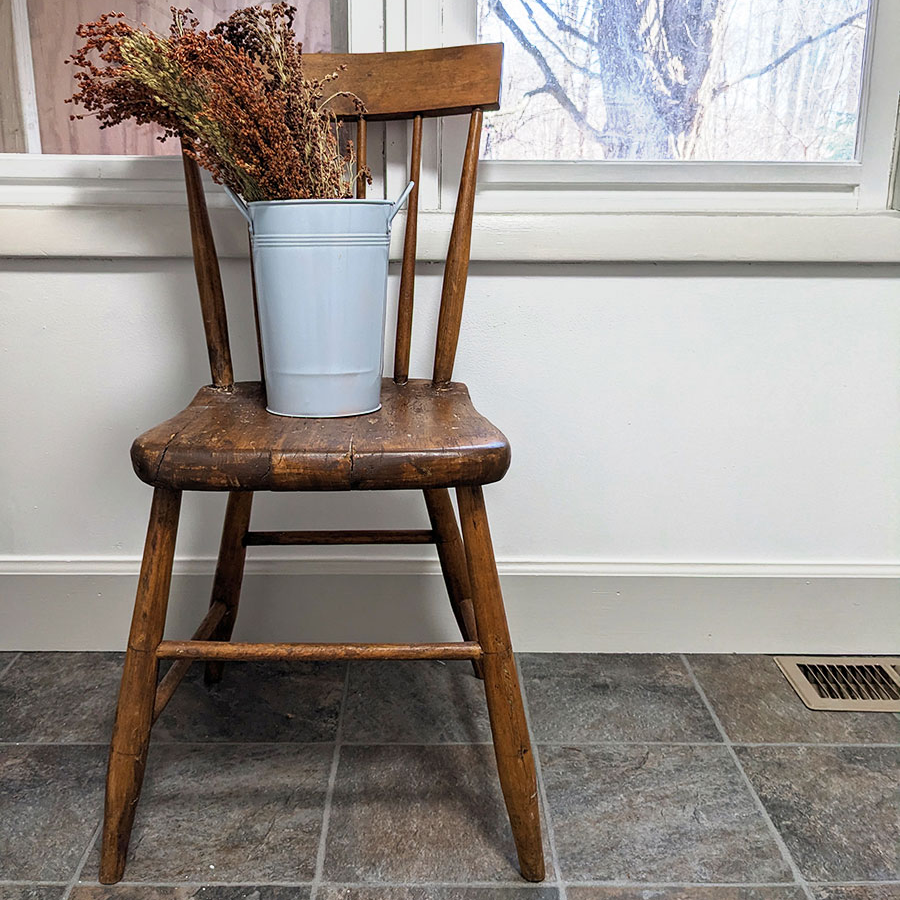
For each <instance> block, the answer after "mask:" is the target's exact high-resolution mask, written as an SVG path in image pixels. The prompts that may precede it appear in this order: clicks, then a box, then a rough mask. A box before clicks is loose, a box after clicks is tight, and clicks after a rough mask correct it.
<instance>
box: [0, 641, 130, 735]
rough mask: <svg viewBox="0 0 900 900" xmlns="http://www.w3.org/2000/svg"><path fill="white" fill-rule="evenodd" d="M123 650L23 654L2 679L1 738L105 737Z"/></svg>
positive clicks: (0, 700) (111, 717)
mask: <svg viewBox="0 0 900 900" xmlns="http://www.w3.org/2000/svg"><path fill="white" fill-rule="evenodd" d="M122 658H123V657H122V654H121V653H23V654H22V655H21V656H20V657H19V659H18V660H17V661H16V663H15V664H14V665H13V667H12V668H11V669H10V671H9V672H8V673H7V675H6V676H5V677H4V678H3V679H2V680H0V709H2V710H3V715H2V716H0V741H41V742H62V743H78V742H82V741H83V742H101V743H102V742H105V741H108V740H109V735H110V733H111V731H112V723H113V718H114V717H115V711H116V696H117V695H118V691H119V680H120V679H121V677H122Z"/></svg>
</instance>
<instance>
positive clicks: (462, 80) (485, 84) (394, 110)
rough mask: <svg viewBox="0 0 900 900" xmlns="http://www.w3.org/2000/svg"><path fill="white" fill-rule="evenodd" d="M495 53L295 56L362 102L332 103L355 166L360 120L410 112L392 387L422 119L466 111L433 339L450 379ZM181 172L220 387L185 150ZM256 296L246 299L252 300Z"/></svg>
mask: <svg viewBox="0 0 900 900" xmlns="http://www.w3.org/2000/svg"><path fill="white" fill-rule="evenodd" d="M502 59H503V45H502V44H476V45H471V46H465V47H444V48H441V49H437V50H408V51H403V52H399V53H312V54H306V55H304V57H303V67H304V75H305V76H306V77H307V78H322V77H323V76H325V75H327V74H330V73H332V72H335V71H337V70H338V68H339V67H340V66H344V67H345V68H344V69H343V70H342V71H341V72H340V78H339V81H338V82H336V87H337V88H338V89H339V90H342V91H349V92H351V93H353V94H355V95H356V96H358V97H359V98H360V99H361V100H362V102H363V104H364V105H365V110H366V111H365V113H364V115H360V114H359V113H358V112H357V111H356V109H355V108H354V107H353V104H352V102H351V101H350V100H349V99H348V98H341V97H339V98H336V99H335V101H334V103H333V108H334V109H335V112H336V113H337V115H338V117H339V118H340V119H342V120H344V121H351V120H355V122H356V149H357V156H358V159H359V163H360V167H362V166H365V164H366V150H367V147H366V122H367V121H399V120H405V119H412V143H411V147H410V163H409V177H410V180H411V181H414V182H415V187H414V188H413V191H412V193H411V194H410V196H409V201H408V207H407V215H406V232H405V235H404V242H403V259H402V264H401V269H400V297H399V301H398V308H397V334H396V338H395V345H394V381H396V382H397V383H398V384H403V383H405V382H406V381H407V379H408V377H409V354H410V342H411V337H412V315H413V296H414V292H415V265H416V236H417V225H418V213H419V180H420V176H421V165H422V121H423V119H425V118H428V117H434V116H451V115H465V114H468V115H469V133H468V139H467V142H466V150H465V154H464V156H463V165H462V172H461V176H460V182H459V192H458V195H457V202H456V210H455V212H454V216H453V228H452V231H451V235H450V246H449V249H448V251H447V260H446V265H445V268H444V282H443V287H442V290H441V308H440V314H439V316H438V328H437V338H436V341H435V353H434V369H433V372H432V380H433V382H434V383H435V384H436V385H438V386H440V385H443V384H447V383H448V382H449V381H450V379H451V378H452V376H453V363H454V360H455V358H456V347H457V343H458V341H459V329H460V324H461V322H462V311H463V300H464V297H465V289H466V278H467V276H468V270H469V252H470V245H471V237H472V213H473V209H474V205H475V181H476V177H477V172H478V151H479V146H480V143H481V125H482V114H483V111H484V110H486V109H487V110H491V109H498V108H499V106H500V70H501V65H502ZM184 169H185V182H186V186H187V196H188V209H189V214H190V224H191V242H192V245H193V250H194V269H195V272H196V276H197V287H198V290H199V294H200V306H201V310H202V313H203V325H204V328H205V331H206V344H207V349H208V351H209V363H210V371H211V374H212V382H213V384H214V385H215V386H217V387H223V388H229V387H231V385H232V384H233V383H234V372H233V368H232V363H231V351H230V349H229V343H228V325H227V321H226V316H225V301H224V297H223V293H222V279H221V275H220V274H219V264H218V258H217V256H216V250H215V244H214V242H213V236H212V229H211V227H210V224H209V215H208V213H207V209H206V201H205V199H204V196H203V187H202V183H201V180H200V173H199V169H198V167H197V164H196V163H195V162H194V161H193V160H192V159H191V158H190V157H189V156H187V155H184ZM365 195H366V184H365V181H364V179H362V178H359V179H358V180H357V184H356V196H357V197H365ZM251 258H252V257H251ZM255 303H256V298H255V296H254V307H255ZM258 340H259V326H258V323H257V341H258ZM262 371H263V370H262V360H260V375H261V377H264V376H263V374H262Z"/></svg>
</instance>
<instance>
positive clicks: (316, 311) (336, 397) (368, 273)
mask: <svg viewBox="0 0 900 900" xmlns="http://www.w3.org/2000/svg"><path fill="white" fill-rule="evenodd" d="M229 193H230V192H229ZM408 193H409V189H407V191H406V192H404V195H403V197H401V198H400V200H398V201H397V202H396V203H392V202H391V201H389V200H272V201H261V202H256V203H249V204H244V203H243V201H240V200H239V198H236V197H234V196H232V199H233V200H234V201H235V203H236V204H237V205H238V206H239V209H241V212H242V213H243V214H244V215H245V217H246V218H247V221H248V222H249V223H250V231H251V236H252V246H253V270H254V277H255V281H256V294H257V304H258V308H259V330H260V339H261V342H262V355H263V367H264V369H265V377H266V394H267V401H268V402H267V409H268V411H269V412H271V413H275V414H276V415H280V416H305V417H315V418H320V417H321V418H324V417H335V416H354V415H361V414H363V413H368V412H374V411H375V410H377V409H379V408H380V406H381V376H382V369H383V361H384V360H383V356H384V320H385V305H386V299H387V274H388V248H389V244H390V227H391V220H392V219H393V217H394V215H396V212H397V211H398V210H399V208H400V205H401V204H402V202H403V200H405V198H406V196H408Z"/></svg>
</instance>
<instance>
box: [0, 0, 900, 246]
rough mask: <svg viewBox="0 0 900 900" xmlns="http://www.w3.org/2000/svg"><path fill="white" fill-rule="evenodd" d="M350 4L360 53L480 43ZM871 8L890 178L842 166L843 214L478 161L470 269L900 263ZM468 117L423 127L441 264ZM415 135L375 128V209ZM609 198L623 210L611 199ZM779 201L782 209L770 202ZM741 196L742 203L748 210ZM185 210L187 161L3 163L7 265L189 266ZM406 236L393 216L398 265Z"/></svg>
mask: <svg viewBox="0 0 900 900" xmlns="http://www.w3.org/2000/svg"><path fill="white" fill-rule="evenodd" d="M466 5H467V6H466ZM347 6H348V19H349V27H348V44H349V49H350V51H351V52H377V51H382V50H402V49H407V48H408V49H414V48H417V47H427V46H432V47H433V46H441V45H444V46H452V45H454V44H459V43H465V42H466V40H467V38H466V35H467V34H468V33H469V32H467V31H466V29H467V28H469V29H472V31H471V33H473V34H474V21H475V20H474V12H475V0H428V2H425V3H418V2H416V3H410V2H408V0H384V2H383V3H373V2H372V0H347ZM463 7H465V8H468V9H469V11H470V14H471V18H467V17H466V15H465V8H463ZM461 8H463V13H462V14H461V13H460V12H459V10H460V9H461ZM885 10H887V12H885ZM875 11H876V16H877V20H876V25H875V26H874V27H875V30H874V41H873V42H872V46H873V51H872V52H873V54H874V56H873V59H874V60H875V62H873V65H872V67H871V68H870V72H871V73H872V77H871V82H872V83H873V84H874V85H875V88H874V90H875V91H876V92H877V94H872V93H869V94H867V96H868V97H869V98H870V100H869V102H868V104H867V107H866V120H867V125H866V133H865V137H864V148H865V146H867V145H871V144H872V143H873V142H872V141H871V140H870V135H871V134H876V133H877V134H878V135H879V140H880V141H881V142H882V143H881V145H880V146H878V147H877V148H876V149H877V153H872V154H871V156H870V157H867V159H866V165H868V164H871V165H873V166H875V167H876V168H877V169H878V171H879V173H880V175H879V178H878V179H877V180H876V182H872V183H868V184H866V185H864V186H862V187H860V188H857V187H856V186H855V184H854V183H852V178H848V171H847V167H846V166H844V165H843V164H837V165H836V166H835V167H834V169H832V170H830V171H831V175H832V176H833V177H832V178H831V180H830V182H829V183H828V185H829V186H828V190H827V192H825V193H826V195H827V196H828V198H830V200H832V201H834V200H837V202H833V203H830V204H829V203H822V202H821V197H820V196H818V195H817V191H816V190H811V189H810V185H812V187H813V188H814V187H815V186H816V184H818V183H819V182H815V181H813V182H810V181H808V180H807V181H806V182H804V181H803V178H805V177H808V176H804V175H801V174H800V173H799V172H795V173H793V174H792V177H791V178H790V179H788V181H787V186H786V185H785V183H782V184H781V185H778V186H777V190H773V189H772V184H771V182H770V181H766V180H764V179H763V180H761V179H760V178H759V176H758V175H757V174H754V173H753V171H752V169H751V167H746V166H745V167H742V186H743V187H744V188H748V189H747V190H744V191H738V190H736V189H735V185H734V183H733V182H728V181H727V180H726V179H724V178H720V179H719V182H718V183H716V182H715V178H714V176H716V175H717V173H716V172H715V171H714V168H713V167H717V166H720V165H721V164H717V163H696V164H695V163H689V164H681V165H688V166H690V167H692V168H691V169H690V173H689V174H690V177H688V173H684V174H682V175H681V176H680V179H681V183H680V184H678V183H674V182H677V180H678V179H674V182H673V180H670V182H669V184H668V186H667V190H665V191H663V190H661V189H660V185H659V183H658V182H659V179H660V174H659V173H658V172H656V171H654V170H653V167H654V166H656V165H657V164H640V163H639V164H627V165H628V166H630V167H632V171H626V169H625V168H624V167H621V166H619V164H616V163H606V164H603V165H605V166H606V165H610V166H615V169H614V170H610V171H611V172H612V174H609V173H607V175H606V178H605V181H603V182H602V183H601V188H598V187H597V183H596V182H592V181H591V174H592V173H590V172H589V170H587V169H575V170H574V171H572V170H571V167H572V165H573V164H568V163H564V164H561V165H562V166H564V167H566V168H568V169H570V171H568V172H567V173H566V181H565V182H564V183H561V182H557V183H555V184H553V183H552V182H551V183H550V184H549V186H548V178H547V175H546V173H541V172H540V171H539V170H538V167H532V170H533V171H532V175H533V176H534V177H533V179H532V181H530V182H525V181H523V180H522V178H521V177H520V178H519V180H518V181H517V182H514V183H513V184H512V186H511V185H510V182H509V181H508V179H506V180H505V176H502V175H501V174H500V173H499V172H498V171H492V170H491V165H489V164H485V163H482V166H481V169H480V177H479V189H478V195H477V200H476V214H475V223H474V233H473V244H472V258H473V260H476V261H477V260H493V261H504V260H509V261H532V262H605V261H614V262H626V261H633V262H676V261H690V262H753V261H773V262H802V263H813V262H864V263H873V264H877V263H900V215H898V214H897V213H896V212H894V211H893V210H892V209H890V208H889V206H890V204H889V202H888V200H887V197H888V194H889V185H890V184H892V183H893V182H892V178H891V172H892V171H893V170H894V168H895V165H894V164H892V163H893V161H894V153H895V150H894V144H895V141H894V139H893V136H894V131H895V126H896V123H897V103H896V99H897V96H898V94H900V56H898V57H897V59H896V60H894V61H892V60H891V49H892V48H891V47H890V36H891V33H894V34H896V33H900V4H892V3H890V2H884V0H881V2H878V3H877V5H876V7H875ZM885 22H887V27H885V25H884V23H885ZM882 63H884V65H883V66H882V65H881V64H882ZM873 97H875V98H876V99H875V100H872V99H871V98H873ZM459 118H460V121H455V120H453V119H447V120H445V121H442V120H435V119H432V120H426V123H425V124H426V128H425V135H424V142H423V166H422V176H423V177H422V179H421V193H420V210H421V212H420V217H419V242H418V255H419V258H420V259H421V260H423V261H439V260H442V259H443V257H444V254H445V252H446V247H447V241H448V239H449V233H450V227H451V220H452V209H453V208H454V206H455V202H456V196H455V192H456V185H457V183H458V172H459V159H460V158H461V150H462V147H463V146H464V143H465V132H466V123H465V122H463V121H462V120H461V117H459ZM870 128H876V129H877V131H871V130H870ZM409 133H410V132H409V125H408V123H395V124H390V125H388V126H387V127H385V126H383V125H376V124H374V123H373V125H372V126H371V127H370V134H369V160H370V165H371V167H372V168H373V172H374V175H375V184H374V186H373V189H372V195H373V196H381V195H386V196H396V195H399V193H400V191H402V188H403V186H404V185H405V183H406V179H407V177H408V174H407V159H408V149H409ZM885 136H887V137H885ZM379 147H380V151H379ZM539 165H540V164H539ZM555 165H560V164H555ZM574 165H575V166H582V165H585V164H581V163H578V164H574ZM588 165H590V164H588ZM664 165H667V166H668V164H664ZM819 165H830V164H819ZM854 165H855V166H856V167H857V169H858V168H861V167H862V164H861V163H860V164H854ZM635 166H637V167H638V168H637V169H635V168H634V167H635ZM839 168H841V169H843V170H844V171H838V169H839ZM852 170H853V167H852V166H851V170H850V174H852ZM445 174H446V177H444V175H445ZM670 174H671V173H670ZM719 174H723V173H719ZM724 174H728V173H724ZM754 179H756V180H755V181H754ZM822 180H823V179H819V181H822ZM723 181H724V182H725V184H724V185H723V184H722V182H723ZM848 182H851V183H850V185H849V188H848ZM859 184H860V185H863V182H862V180H860V181H859ZM790 185H793V186H794V188H796V189H795V190H790V189H789V187H790ZM798 185H799V187H798ZM207 187H208V191H207V195H208V202H209V205H210V213H211V217H212V220H213V224H214V228H215V230H216V234H217V241H218V246H219V250H220V255H222V256H225V257H229V256H231V257H242V256H246V254H247V238H246V228H245V227H244V223H243V220H242V219H240V217H239V216H238V214H237V213H236V212H235V211H234V210H233V209H232V208H231V207H230V204H229V203H228V201H227V199H226V198H225V196H224V194H223V192H222V191H221V189H220V188H218V187H215V186H213V185H212V182H211V181H209V180H208V181H207ZM848 191H849V192H850V193H851V194H852V198H853V199H852V200H851V201H850V202H847V197H846V194H847V193H848ZM605 192H606V193H609V194H611V195H612V197H613V198H614V199H615V201H616V202H615V203H611V202H609V199H610V198H609V197H603V196H601V194H603V193H605ZM819 193H821V192H819ZM778 194H780V195H781V196H780V197H777V198H776V199H779V200H780V201H782V205H781V206H777V205H775V204H773V203H771V199H772V198H773V197H776V195H778ZM842 195H843V196H842ZM736 198H739V199H741V200H743V201H745V205H744V206H737V205H736V204H735V200H736ZM573 201H574V202H573ZM594 201H599V202H594ZM625 201H627V202H625ZM784 201H787V202H784ZM801 201H802V202H801ZM617 204H618V205H617ZM692 204H693V205H692ZM184 208H185V195H184V182H183V174H182V167H181V161H180V159H179V158H178V157H155V158H153V157H127V156H119V157H112V156H99V157H97V156H94V157H87V156H41V155H37V154H0V256H2V257H48V256H51V257H53V256H56V257H66V256H68V257H74V256H80V257H88V258H90V257H94V258H111V257H118V258H171V257H185V256H190V242H189V240H188V239H187V224H186V217H185V214H184ZM402 234H403V227H402V220H400V219H398V221H397V223H396V225H395V228H394V244H393V247H392V255H393V256H395V257H396V256H397V255H398V254H399V248H400V245H401V243H402Z"/></svg>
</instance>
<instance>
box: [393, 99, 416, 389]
mask: <svg viewBox="0 0 900 900" xmlns="http://www.w3.org/2000/svg"><path fill="white" fill-rule="evenodd" d="M421 170H422V117H421V116H416V117H415V118H414V119H413V127H412V148H411V150H410V154H409V180H410V181H412V182H414V185H415V186H414V187H413V189H412V191H411V192H410V195H409V200H408V202H407V206H406V234H405V235H404V238H403V265H402V268H401V270H400V299H399V300H398V302H397V338H396V343H395V344H394V381H395V382H396V383H397V384H406V382H407V381H408V380H409V348H410V343H411V341H412V317H413V292H414V290H415V281H416V240H417V237H418V222H419V181H420V180H421Z"/></svg>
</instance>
